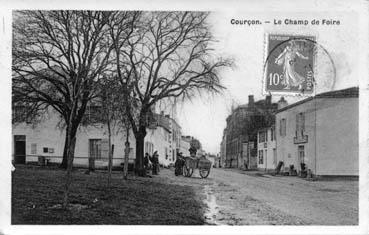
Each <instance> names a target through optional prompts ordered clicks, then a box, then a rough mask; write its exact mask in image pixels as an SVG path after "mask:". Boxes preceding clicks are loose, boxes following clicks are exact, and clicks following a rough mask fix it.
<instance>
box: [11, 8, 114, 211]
mask: <svg viewBox="0 0 369 235" xmlns="http://www.w3.org/2000/svg"><path fill="white" fill-rule="evenodd" d="M110 16H111V12H100V11H20V12H16V13H15V16H14V18H15V21H14V25H13V42H14V43H13V66H12V70H13V75H14V76H13V98H14V102H15V103H27V104H31V106H32V107H37V109H35V111H42V110H46V109H48V108H49V107H52V108H53V109H54V110H55V111H57V112H58V113H59V114H60V116H61V118H62V119H63V120H64V122H65V125H66V135H65V147H64V153H63V162H62V164H61V166H62V167H64V168H65V167H67V180H66V186H65V187H66V189H65V192H66V193H65V198H64V204H65V205H66V204H67V199H68V191H69V186H70V183H71V169H72V165H73V159H74V149H75V143H76V132H77V129H78V127H79V125H80V123H81V120H82V117H83V115H84V113H85V110H86V106H87V104H88V103H89V101H90V100H92V99H94V98H95V97H96V89H98V87H97V86H95V84H96V82H97V81H98V80H99V79H100V78H101V74H103V73H104V72H105V71H106V70H108V67H109V64H110V63H109V58H110V57H109V55H110V52H111V50H112V46H111V43H110V38H109V37H108V34H107V26H106V25H107V23H108V22H109V20H110Z"/></svg>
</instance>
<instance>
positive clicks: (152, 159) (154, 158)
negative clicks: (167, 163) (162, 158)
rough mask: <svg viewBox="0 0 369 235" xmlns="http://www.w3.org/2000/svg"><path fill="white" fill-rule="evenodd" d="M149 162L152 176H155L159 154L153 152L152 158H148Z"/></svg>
mask: <svg viewBox="0 0 369 235" xmlns="http://www.w3.org/2000/svg"><path fill="white" fill-rule="evenodd" d="M150 161H151V163H152V174H153V175H157V174H158V167H159V154H158V151H155V152H154V153H153V156H152V157H150Z"/></svg>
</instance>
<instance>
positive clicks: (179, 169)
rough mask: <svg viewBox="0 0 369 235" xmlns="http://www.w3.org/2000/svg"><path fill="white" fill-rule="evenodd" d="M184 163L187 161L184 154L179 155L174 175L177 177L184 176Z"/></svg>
mask: <svg viewBox="0 0 369 235" xmlns="http://www.w3.org/2000/svg"><path fill="white" fill-rule="evenodd" d="M184 162H185V161H184V159H183V156H182V153H178V155H177V160H176V162H175V163H174V166H175V170H174V174H175V176H178V175H183V166H184Z"/></svg>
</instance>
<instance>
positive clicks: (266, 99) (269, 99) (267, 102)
mask: <svg viewBox="0 0 369 235" xmlns="http://www.w3.org/2000/svg"><path fill="white" fill-rule="evenodd" d="M265 102H266V104H267V105H270V104H271V103H272V95H267V96H266V97H265Z"/></svg>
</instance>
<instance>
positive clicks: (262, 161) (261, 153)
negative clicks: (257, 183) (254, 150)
mask: <svg viewBox="0 0 369 235" xmlns="http://www.w3.org/2000/svg"><path fill="white" fill-rule="evenodd" d="M263 163H264V159H263V150H259V164H263Z"/></svg>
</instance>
